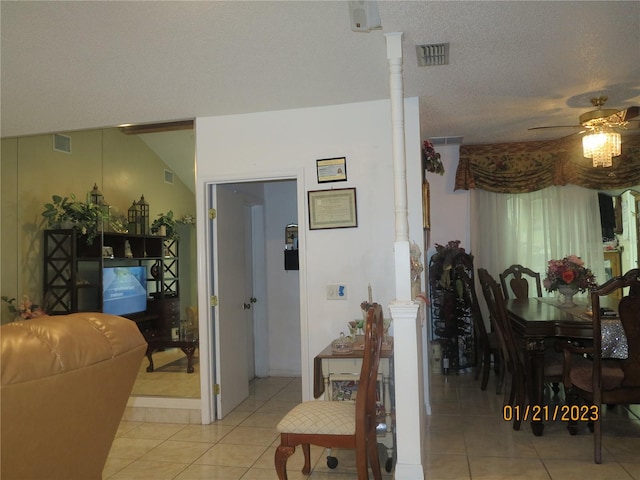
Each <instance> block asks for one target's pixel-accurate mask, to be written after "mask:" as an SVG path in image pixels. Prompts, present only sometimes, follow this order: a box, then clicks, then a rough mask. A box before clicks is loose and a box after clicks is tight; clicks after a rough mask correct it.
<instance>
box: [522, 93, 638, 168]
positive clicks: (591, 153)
mask: <svg viewBox="0 0 640 480" xmlns="http://www.w3.org/2000/svg"><path fill="white" fill-rule="evenodd" d="M606 101H607V96H606V95H602V96H599V97H595V98H592V99H591V104H592V105H593V106H594V107H596V109H595V110H591V111H589V112H586V113H583V114H582V115H580V117H579V121H580V125H556V126H549V127H533V128H530V129H529V130H539V129H543V128H580V129H581V131H580V132H578V133H579V134H582V133H586V135H585V136H584V137H582V150H583V155H584V156H585V157H587V158H591V159H592V160H593V166H594V167H610V166H612V164H613V161H612V158H613V157H617V156H618V155H620V153H621V149H620V143H621V141H622V136H621V134H620V130H627V129H628V128H627V125H628V121H629V120H630V119H632V118H636V117H638V116H639V115H640V107H629V108H627V109H625V110H616V109H614V108H604V104H605V102H606ZM637 127H638V124H637V123H636V125H635V127H634V128H637Z"/></svg>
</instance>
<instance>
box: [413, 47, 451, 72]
mask: <svg viewBox="0 0 640 480" xmlns="http://www.w3.org/2000/svg"><path fill="white" fill-rule="evenodd" d="M416 53H417V54H418V65H419V66H421V67H431V66H434V65H449V44H448V43H434V44H431V45H416Z"/></svg>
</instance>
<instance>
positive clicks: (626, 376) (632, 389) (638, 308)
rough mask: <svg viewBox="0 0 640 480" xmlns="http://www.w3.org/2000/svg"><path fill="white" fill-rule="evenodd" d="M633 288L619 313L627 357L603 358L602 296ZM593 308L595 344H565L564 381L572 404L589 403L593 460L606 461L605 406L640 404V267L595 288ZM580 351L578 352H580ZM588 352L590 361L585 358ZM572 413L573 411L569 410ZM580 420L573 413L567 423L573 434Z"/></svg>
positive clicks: (592, 291)
mask: <svg viewBox="0 0 640 480" xmlns="http://www.w3.org/2000/svg"><path fill="white" fill-rule="evenodd" d="M625 287H630V288H629V293H628V294H627V295H626V296H624V297H622V299H621V300H620V303H619V304H618V316H619V318H620V322H622V326H623V328H624V333H625V335H626V337H627V345H628V354H627V358H626V359H611V358H602V317H603V316H602V314H601V312H602V310H600V297H603V296H607V295H609V294H610V293H612V292H615V291H617V290H619V289H622V288H625ZM591 308H592V309H593V313H592V315H593V344H592V345H590V346H588V347H576V346H573V345H567V346H566V347H565V369H564V384H565V389H567V390H568V394H567V400H568V403H569V405H571V406H575V405H577V404H578V401H579V400H580V399H583V400H586V402H588V405H585V406H579V407H578V409H577V410H575V409H574V410H575V411H580V412H584V413H585V414H586V417H588V419H589V428H590V429H591V430H592V432H593V434H594V435H593V442H594V449H593V459H594V462H595V463H601V462H602V412H601V407H602V405H603V404H604V405H607V406H609V405H617V404H638V403H640V269H637V268H636V269H633V270H629V271H628V272H627V273H625V274H624V275H623V276H619V277H614V278H612V279H610V280H609V281H607V282H606V283H604V284H603V285H601V286H599V287H598V288H596V289H594V290H591ZM576 354H577V355H576ZM584 355H587V356H588V358H589V361H586V360H585V359H584ZM569 411H570V412H571V411H572V410H569ZM574 420H577V419H576V418H574V415H571V418H570V421H569V423H568V425H567V428H568V430H569V433H571V435H575V434H576V433H577V421H574Z"/></svg>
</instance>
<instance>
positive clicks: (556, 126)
mask: <svg viewBox="0 0 640 480" xmlns="http://www.w3.org/2000/svg"><path fill="white" fill-rule="evenodd" d="M545 128H584V126H582V125H548V126H546V127H531V128H528V129H527V130H542V129H545Z"/></svg>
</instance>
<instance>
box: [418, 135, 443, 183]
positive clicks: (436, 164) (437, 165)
mask: <svg viewBox="0 0 640 480" xmlns="http://www.w3.org/2000/svg"><path fill="white" fill-rule="evenodd" d="M422 163H423V167H424V169H425V170H426V171H427V172H431V173H438V174H440V175H442V174H444V165H443V164H442V160H440V154H439V153H438V152H436V150H435V148H433V143H431V142H430V141H429V140H424V141H423V142H422Z"/></svg>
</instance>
